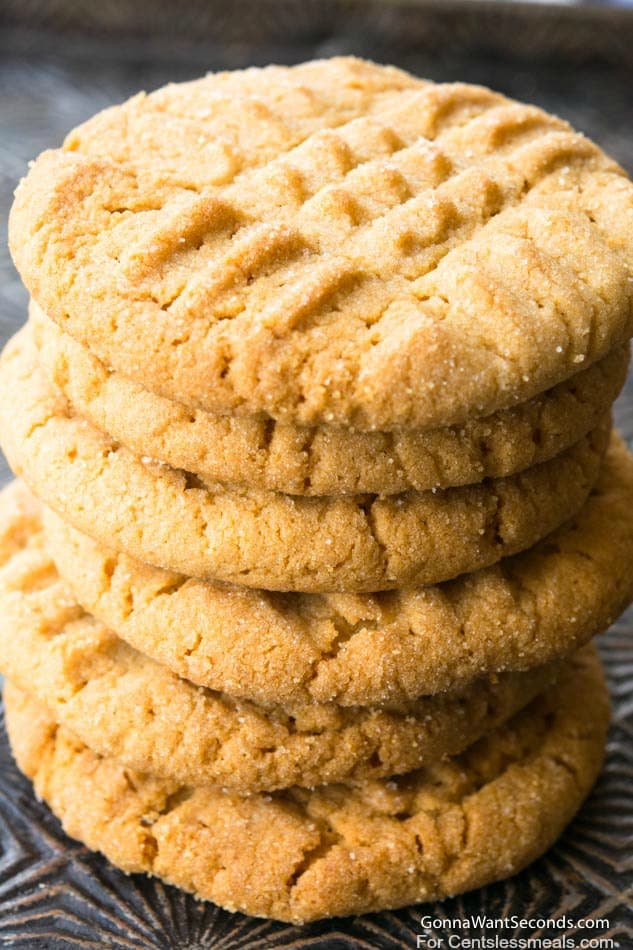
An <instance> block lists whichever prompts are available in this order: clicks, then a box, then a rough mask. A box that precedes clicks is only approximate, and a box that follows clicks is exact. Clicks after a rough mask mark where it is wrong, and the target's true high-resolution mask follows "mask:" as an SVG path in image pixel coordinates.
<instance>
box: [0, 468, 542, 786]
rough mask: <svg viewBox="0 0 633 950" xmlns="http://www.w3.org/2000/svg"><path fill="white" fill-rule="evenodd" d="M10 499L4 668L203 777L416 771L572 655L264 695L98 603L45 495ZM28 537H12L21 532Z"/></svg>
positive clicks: (3, 585) (123, 748) (501, 717)
mask: <svg viewBox="0 0 633 950" xmlns="http://www.w3.org/2000/svg"><path fill="white" fill-rule="evenodd" d="M26 493H27V489H26V488H24V486H21V485H20V484H19V483H17V484H15V485H14V486H12V487H11V488H9V489H7V490H6V492H5V493H4V496H3V497H2V500H1V502H0V509H1V510H0V514H1V515H2V521H1V522H0V537H1V538H2V541H4V543H2V542H0V544H2V547H3V548H4V549H5V550H7V553H8V557H7V559H5V560H4V561H3V563H2V566H0V670H1V671H2V673H3V674H4V675H6V676H7V677H8V678H9V679H10V680H11V682H13V683H14V684H15V685H17V686H18V687H20V688H21V689H25V690H27V691H28V692H29V694H30V695H32V696H33V697H34V698H36V699H37V700H38V701H40V702H42V703H43V704H44V705H45V706H46V708H47V709H49V710H50V711H51V713H52V714H53V715H54V716H55V718H56V719H57V720H58V721H59V722H60V723H63V724H64V725H65V726H67V727H68V728H69V729H71V730H72V731H73V732H74V733H75V735H77V736H79V737H80V738H81V739H82V740H83V741H85V742H86V743H88V745H89V746H90V747H91V748H92V749H94V750H95V751H97V752H99V754H101V755H107V756H112V757H113V758H115V759H117V760H119V761H120V762H122V763H124V764H125V765H127V766H129V767H130V768H133V769H137V770H138V771H141V772H148V773H150V774H152V775H157V776H163V777H166V778H175V779H177V780H178V781H180V782H184V783H188V784H192V785H208V784H213V785H220V786H225V787H230V788H234V789H238V790H240V791H244V792H256V791H263V790H268V791H270V790H273V789H277V788H285V787H288V786H289V785H306V786H314V785H321V784H324V783H326V782H332V781H336V782H339V781H342V780H346V781H352V780H354V781H356V780H359V779H363V778H372V777H373V778H375V777H379V776H384V775H391V774H395V773H398V774H399V773H402V772H408V771H410V770H411V769H413V768H418V767H419V766H420V765H422V764H424V763H425V762H426V761H429V760H433V759H436V758H438V757H441V756H443V755H447V754H454V753H456V752H461V751H462V750H463V749H464V748H466V747H467V746H468V745H470V744H471V743H472V742H474V741H475V740H476V739H478V738H479V737H480V736H481V735H483V734H485V733H486V732H489V731H490V730H491V729H493V728H495V727H496V726H498V725H499V724H500V723H501V722H503V721H505V720H506V719H507V718H509V717H510V716H512V715H513V714H514V713H515V712H516V711H517V710H519V709H521V708H522V707H523V706H525V705H526V704H527V703H529V702H530V701H531V700H532V699H533V698H534V697H535V696H536V694H537V693H539V692H540V691H542V690H543V689H544V688H545V687H546V686H548V685H550V684H551V683H552V682H553V680H554V679H555V677H556V675H557V673H558V672H559V671H560V664H550V665H549V666H547V667H545V668H539V669H537V670H533V671H530V672H528V673H515V674H508V675H506V676H502V677H500V678H496V677H493V678H490V679H482V678H479V679H478V680H476V681H474V682H472V683H471V684H469V686H468V687H467V688H465V689H463V690H461V691H459V692H457V693H444V694H442V695H441V696H437V697H431V698H428V699H421V700H419V701H418V702H416V703H412V704H409V705H408V706H407V707H404V708H401V709H400V710H398V711H387V710H382V709H379V708H362V707H347V708H342V707H339V706H336V705H334V704H328V705H319V704H311V705H308V706H295V707H291V708H287V709H284V708H281V707H280V706H274V707H271V708H269V709H263V708H262V707H258V706H255V705H253V704H252V703H248V702H240V701H239V700H235V699H232V698H231V697H230V696H227V695H224V694H222V693H218V692H211V691H209V690H204V689H200V688H199V687H197V686H194V685H193V684H192V683H190V682H188V681H187V680H184V679H180V678H179V677H178V676H176V675H175V674H174V673H171V672H170V671H169V670H168V669H167V667H165V666H162V665H161V664H159V663H157V662H155V661H154V660H152V659H149V658H148V657H145V656H143V654H141V653H138V652H137V651H136V650H134V649H132V647H130V646H128V645H127V644H126V643H124V642H123V641H122V640H119V639H118V637H117V636H116V634H114V633H112V632H111V631H110V630H108V629H107V628H106V627H105V626H104V625H103V624H102V623H100V622H99V621H97V620H95V619H94V618H93V617H91V616H90V615H88V614H86V613H85V612H84V611H83V610H82V609H81V608H80V607H79V606H78V605H77V604H76V602H74V600H73V596H72V593H71V591H70V590H69V588H68V587H67V585H66V584H64V583H63V581H61V580H60V578H59V576H58V574H57V572H56V570H55V567H54V565H53V563H52V561H51V558H50V555H49V554H48V552H47V550H46V546H45V543H44V534H43V531H42V528H41V525H40V527H39V528H35V529H34V530H33V531H32V533H31V534H30V535H29V536H28V537H26V538H25V537H24V530H23V529H22V527H21V525H22V522H23V520H24V519H26V521H27V522H28V523H31V522H32V520H33V509H34V508H36V507H37V505H36V503H35V501H34V500H31V501H30V502H29V499H28V497H26V498H25V494H26ZM13 538H16V539H17V538H20V539H21V543H19V544H17V543H16V544H15V546H14V547H13V550H11V539H13Z"/></svg>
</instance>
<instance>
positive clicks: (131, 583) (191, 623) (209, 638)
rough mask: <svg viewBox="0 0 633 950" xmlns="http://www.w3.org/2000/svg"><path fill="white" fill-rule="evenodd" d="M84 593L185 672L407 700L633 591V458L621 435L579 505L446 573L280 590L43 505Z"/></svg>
mask: <svg viewBox="0 0 633 950" xmlns="http://www.w3.org/2000/svg"><path fill="white" fill-rule="evenodd" d="M45 525H46V530H47V538H48V546H49V549H50V551H51V554H52V555H53V557H54V559H55V562H56V564H57V567H58V569H59V571H60V573H61V574H62V576H63V577H64V578H65V579H66V581H67V583H68V584H69V586H70V587H71V588H72V590H73V593H74V595H75V597H76V598H77V600H78V601H79V602H80V603H81V604H82V605H83V606H84V607H85V608H86V609H87V610H88V611H89V612H90V613H93V614H95V615H96V616H97V617H99V618H100V619H101V620H103V621H104V622H105V623H106V624H107V625H108V626H110V627H111V628H112V629H114V630H116V632H117V633H118V634H119V635H120V636H121V637H123V638H124V639H126V640H127V641H128V642H129V643H131V644H132V645H133V646H134V647H136V648H137V649H138V650H140V651H141V652H143V653H147V654H149V655H150V656H152V657H154V658H155V659H157V660H159V661H160V662H162V663H164V664H166V665H167V666H169V667H170V668H171V669H173V670H174V671H175V672H177V673H179V674H180V675H181V676H185V677H187V678H188V679H190V680H192V681H193V682H196V683H200V684H201V685H204V686H208V687H211V688H216V689H217V688H222V689H226V690H227V691H228V692H230V693H231V694H233V695H235V696H242V697H244V698H247V699H251V700H255V701H257V702H263V703H271V702H279V703H284V704H288V703H310V702H315V701H317V702H336V703H338V704H341V705H355V704H360V705H370V704H374V703H382V704H385V703H386V704H392V703H395V704H398V703H402V702H410V701H411V700H413V699H415V698H416V697H417V696H421V695H427V694H433V693H437V692H441V691H444V690H454V689H458V688H461V687H463V686H465V685H466V684H467V683H468V682H469V681H470V680H472V679H474V678H475V677H477V676H481V675H484V676H490V675H493V674H495V673H501V672H504V671H511V670H514V671H518V670H526V669H529V668H531V667H534V666H538V665H542V664H545V663H550V662H552V661H554V660H556V659H560V658H561V657H565V656H567V655H569V654H570V653H571V652H572V651H573V650H575V649H576V648H577V647H579V646H581V645H582V644H583V643H586V642H587V641H588V640H589V638H590V637H591V636H593V635H594V634H595V633H600V632H602V631H603V630H605V629H606V628H607V627H608V626H609V624H610V623H611V622H612V621H613V620H615V619H616V617H617V616H618V615H619V614H620V613H621V612H622V611H623V610H624V609H625V607H627V606H628V604H629V602H630V601H631V600H632V599H633V459H632V458H631V456H630V455H629V453H628V452H627V450H626V448H625V446H624V445H623V443H622V442H621V440H620V439H619V438H617V436H614V438H613V440H612V444H611V447H610V449H609V451H608V453H607V456H606V459H605V463H604V468H603V471H602V473H601V475H600V478H599V480H598V483H597V484H596V487H595V490H594V491H593V492H592V493H591V495H590V496H589V499H588V501H587V503H586V504H585V506H584V507H583V508H582V509H581V511H580V512H579V513H578V514H577V515H576V517H575V518H574V519H573V520H572V521H571V522H569V523H568V524H566V525H564V526H563V527H561V528H559V530H558V531H557V532H556V533H555V534H552V535H550V536H549V537H548V538H545V539H544V540H543V541H541V542H540V543H539V544H538V545H537V546H536V547H534V548H533V549H532V550H530V551H526V552H524V553H522V554H518V555H515V556H514V557H512V558H507V559H505V560H504V561H501V562H500V563H499V564H496V565H495V566H493V567H489V568H486V569H485V570H482V571H478V572H476V573H474V574H468V575H463V576H462V577H459V578H457V579H456V580H453V581H449V582H448V583H446V584H441V585H438V586H435V587H425V588H420V589H418V590H404V591H393V592H386V593H382V594H374V595H369V594H365V595H358V594H331V595H316V594H306V595H297V594H270V593H266V592H264V591H251V590H246V589H241V588H237V587H234V588H230V587H225V586H221V585H217V584H215V585H214V584H210V583H205V582H203V581H198V580H195V579H190V578H187V577H185V576H182V575H178V574H171V573H168V572H165V571H160V570H157V569H155V568H152V567H149V566H147V565H145V564H142V563H141V562H139V561H136V560H134V559H133V558H130V557H128V556H127V555H125V554H118V553H116V552H114V551H112V550H111V549H108V548H104V547H101V546H100V545H98V544H96V543H95V542H94V541H92V540H91V539H89V538H87V537H86V536H85V535H81V534H80V533H79V532H77V531H75V530H74V529H72V528H70V527H69V526H68V525H66V524H65V523H64V522H63V521H62V520H61V519H60V518H58V517H57V516H56V515H53V514H52V513H51V512H45Z"/></svg>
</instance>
